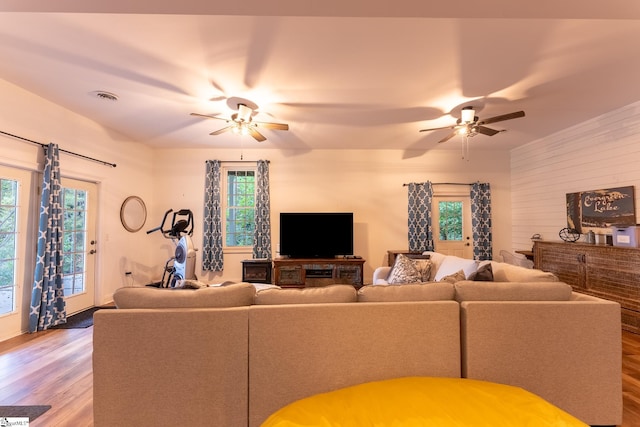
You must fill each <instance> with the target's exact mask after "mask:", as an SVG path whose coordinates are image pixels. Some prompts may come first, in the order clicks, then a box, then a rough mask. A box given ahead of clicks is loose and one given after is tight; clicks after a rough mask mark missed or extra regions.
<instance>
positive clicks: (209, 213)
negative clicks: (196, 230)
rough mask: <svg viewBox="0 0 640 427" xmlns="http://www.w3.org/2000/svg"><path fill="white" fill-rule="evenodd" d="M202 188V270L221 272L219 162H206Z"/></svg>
mask: <svg viewBox="0 0 640 427" xmlns="http://www.w3.org/2000/svg"><path fill="white" fill-rule="evenodd" d="M206 166H207V172H206V175H205V187H204V225H203V229H204V232H203V236H202V269H203V270H204V271H222V269H223V267H224V263H223V257H222V212H221V209H222V208H221V204H220V186H221V185H222V184H221V181H220V161H219V160H207V161H206Z"/></svg>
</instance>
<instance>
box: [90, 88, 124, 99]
mask: <svg viewBox="0 0 640 427" xmlns="http://www.w3.org/2000/svg"><path fill="white" fill-rule="evenodd" d="M93 94H94V95H95V96H96V98H99V99H104V100H105V101H117V100H118V95H116V94H115V93H111V92H104V91H101V90H100V91H96V92H93Z"/></svg>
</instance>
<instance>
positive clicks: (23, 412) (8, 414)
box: [0, 405, 51, 421]
mask: <svg viewBox="0 0 640 427" xmlns="http://www.w3.org/2000/svg"><path fill="white" fill-rule="evenodd" d="M49 409H51V405H31V406H0V418H29V421H33V420H35V419H36V418H38V417H39V416H40V415H42V414H44V413H45V412H47V411H48V410H49Z"/></svg>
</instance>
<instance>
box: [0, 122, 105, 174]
mask: <svg viewBox="0 0 640 427" xmlns="http://www.w3.org/2000/svg"><path fill="white" fill-rule="evenodd" d="M0 133H2V134H4V135H8V136H11V137H13V138H17V139H21V140H23V141H26V142H30V143H32V144H36V145H39V146H41V147H42V148H46V147H47V146H48V144H43V143H41V142H37V141H32V140H30V139H27V138H23V137H21V136H18V135H13V134H11V133H8V132H3V131H1V130H0ZM58 151H60V152H61V153H65V154H70V155H72V156H76V157H80V158H83V159H85V160H91V161H92V162H96V163H102V164H103V165H105V166H111V167H113V168H115V167H116V164H115V163H109V162H105V161H104V160H99V159H94V158H93V157H88V156H85V155H83V154H78V153H74V152H73V151H67V150H63V149H61V148H59V149H58Z"/></svg>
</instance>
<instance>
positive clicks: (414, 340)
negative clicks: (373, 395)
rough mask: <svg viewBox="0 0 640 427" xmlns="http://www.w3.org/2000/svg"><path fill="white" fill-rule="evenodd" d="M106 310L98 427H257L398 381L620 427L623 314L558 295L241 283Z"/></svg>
mask: <svg viewBox="0 0 640 427" xmlns="http://www.w3.org/2000/svg"><path fill="white" fill-rule="evenodd" d="M499 285H501V286H502V288H499V289H496V287H497V286H499ZM472 287H473V288H472ZM479 289H483V290H479ZM532 289H533V290H532ZM217 293H218V294H220V298H219V299H218V298H215V296H214V295H216V294H217ZM114 300H115V301H116V304H117V305H118V306H119V307H120V308H121V309H118V310H99V311H98V312H96V314H95V316H94V354H93V366H94V373H93V375H94V424H95V425H96V426H97V427H100V426H110V425H136V426H173V425H190V426H225V427H234V426H251V427H256V426H259V425H260V424H261V423H262V422H263V421H264V420H265V419H266V418H267V417H268V416H269V415H270V414H271V413H273V412H274V411H275V410H277V409H279V408H280V407H282V406H284V405H286V404H288V403H290V402H292V401H295V400H297V399H300V398H303V397H307V396H310V395H313V394H317V393H320V392H325V391H330V390H334V389H337V388H340V387H344V386H349V385H354V384H359V383H363V382H368V381H374V380H381V379H389V378H396V377H406V376H435V377H467V378H474V379H483V380H488V381H495V382H500V383H505V384H511V385H516V386H520V387H523V388H525V389H527V390H530V391H532V392H534V393H536V394H538V395H540V396H541V397H543V398H545V399H547V400H548V401H550V402H551V403H553V404H555V405H556V406H558V407H560V408H561V409H564V410H565V411H567V412H569V413H571V414H572V415H574V416H576V417H577V418H580V419H581V420H583V421H585V422H586V423H588V424H591V425H616V424H620V423H621V421H622V420H621V418H622V385H621V337H620V307H619V305H618V304H616V303H613V302H609V301H605V300H601V299H598V298H593V297H588V296H582V295H577V294H574V293H572V292H571V290H570V288H568V285H566V284H564V283H561V282H546V283H542V282H534V283H528V284H526V285H525V284H523V283H520V284H518V283H515V284H514V283H502V284H498V283H480V282H468V281H465V282H459V283H456V284H452V283H426V284H409V285H402V286H365V287H363V288H361V289H360V290H359V291H357V292H356V290H355V289H354V288H352V287H350V286H348V285H334V286H328V287H324V288H311V289H304V290H298V289H275V288H274V289H264V290H260V291H258V292H257V293H256V291H255V288H254V287H253V285H250V284H244V283H240V284H234V285H230V286H224V287H218V288H203V289H198V290H164V289H155V288H122V289H120V290H118V291H117V292H116V294H115V296H114ZM203 300H214V301H218V303H217V304H218V305H220V304H224V305H226V306H225V307H219V306H217V307H209V308H205V307H202V301H203ZM150 301H153V303H152V304H151V303H150ZM317 301H321V302H317ZM150 305H153V308H152V307H151V306H150ZM140 307H143V308H140Z"/></svg>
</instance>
